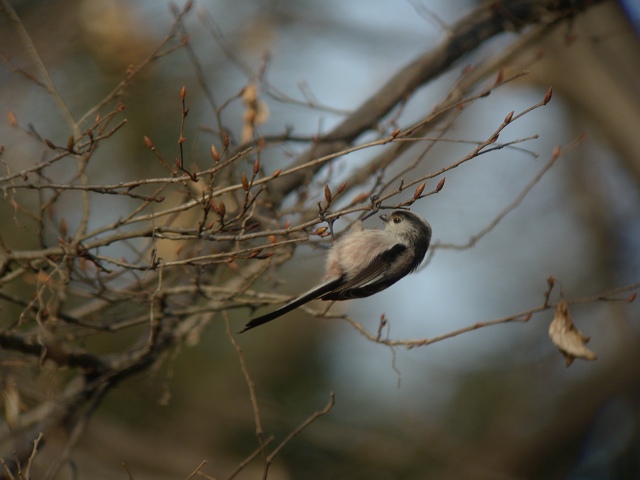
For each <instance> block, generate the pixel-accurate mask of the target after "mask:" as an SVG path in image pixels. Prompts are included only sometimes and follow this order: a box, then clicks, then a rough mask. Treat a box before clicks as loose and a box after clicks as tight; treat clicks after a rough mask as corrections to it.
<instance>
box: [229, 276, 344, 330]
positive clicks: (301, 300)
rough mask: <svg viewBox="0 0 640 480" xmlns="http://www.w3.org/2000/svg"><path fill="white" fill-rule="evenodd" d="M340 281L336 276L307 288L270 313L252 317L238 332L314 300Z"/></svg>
mask: <svg viewBox="0 0 640 480" xmlns="http://www.w3.org/2000/svg"><path fill="white" fill-rule="evenodd" d="M342 281H343V279H342V278H336V279H335V280H330V281H328V282H326V283H323V284H321V285H318V286H317V287H315V288H313V289H312V290H309V291H308V292H306V293H303V294H302V295H300V296H299V297H296V298H294V299H293V300H291V301H290V302H289V303H287V304H286V305H283V306H282V307H280V308H278V309H277V310H274V311H273V312H271V313H267V314H265V315H262V316H260V317H258V318H254V319H253V320H251V321H250V322H249V323H247V324H246V325H245V326H244V329H242V331H240V332H238V333H243V332H246V331H247V330H251V329H252V328H255V327H258V326H260V325H262V324H263V323H267V322H270V321H271V320H273V319H275V318H278V317H280V316H281V315H284V314H285V313H288V312H290V311H291V310H293V309H295V308H298V307H299V306H300V305H304V304H305V303H307V302H310V301H311V300H315V299H316V298H319V297H321V296H322V295H324V294H325V293H327V292H330V291H331V290H333V289H334V288H336V287H337V286H338V285H340V284H341V283H342Z"/></svg>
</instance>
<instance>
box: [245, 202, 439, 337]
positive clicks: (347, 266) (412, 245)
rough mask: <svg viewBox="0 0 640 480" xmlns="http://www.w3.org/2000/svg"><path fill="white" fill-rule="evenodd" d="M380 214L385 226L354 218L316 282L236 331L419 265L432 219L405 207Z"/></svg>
mask: <svg viewBox="0 0 640 480" xmlns="http://www.w3.org/2000/svg"><path fill="white" fill-rule="evenodd" d="M380 218H381V219H382V221H383V222H384V223H385V228H384V230H377V229H363V227H362V222H361V221H357V222H355V223H354V224H353V226H352V227H351V228H350V229H349V230H348V231H347V232H346V233H345V234H344V235H343V236H342V237H341V238H339V239H338V240H337V241H336V242H334V244H333V246H332V247H331V250H330V251H329V254H328V255H327V261H326V273H325V276H324V280H323V282H322V283H320V285H318V286H316V287H314V288H312V289H311V290H309V291H307V292H305V293H303V294H301V295H299V296H298V297H296V298H294V299H293V300H291V301H290V302H288V303H287V304H285V305H283V306H282V307H280V308H278V309H276V310H274V311H272V312H270V313H267V314H265V315H262V316H259V317H257V318H254V319H252V320H251V321H249V322H248V323H247V324H246V325H245V327H244V329H243V330H242V331H241V332H239V333H243V332H246V331H247V330H251V329H252V328H255V327H258V326H260V325H263V324H265V323H267V322H270V321H271V320H274V319H276V318H278V317H280V316H282V315H284V314H285V313H288V312H290V311H291V310H294V309H296V308H298V307H299V306H301V305H304V304H305V303H307V302H310V301H311V300H315V299H321V300H350V299H353V298H364V297H368V296H370V295H373V294H376V293H378V292H380V291H382V290H384V289H386V288H388V287H390V286H391V285H393V284H394V283H396V282H397V281H398V280H400V279H401V278H403V277H405V276H406V275H408V274H409V273H411V272H413V271H414V270H415V269H416V268H418V266H420V264H421V263H422V260H423V259H424V257H425V255H426V253H427V250H428V248H429V243H430V241H431V225H429V223H428V222H427V221H426V220H425V219H424V218H422V217H421V216H419V215H417V214H415V213H413V212H410V211H408V210H395V211H393V212H392V213H391V214H388V215H387V214H383V215H380Z"/></svg>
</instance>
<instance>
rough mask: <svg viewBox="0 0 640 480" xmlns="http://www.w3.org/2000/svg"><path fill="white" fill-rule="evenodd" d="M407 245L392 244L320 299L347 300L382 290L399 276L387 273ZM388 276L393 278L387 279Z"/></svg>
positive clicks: (403, 253) (403, 252)
mask: <svg viewBox="0 0 640 480" xmlns="http://www.w3.org/2000/svg"><path fill="white" fill-rule="evenodd" d="M406 252H407V246H406V245H403V244H401V243H397V244H395V245H393V246H392V247H391V248H388V249H387V250H384V251H383V252H382V253H380V254H379V255H377V256H376V257H375V258H373V259H372V260H371V262H369V264H368V265H367V266H366V267H364V268H363V269H362V270H361V271H360V272H358V274H357V275H354V276H353V278H349V279H346V280H345V281H344V282H342V283H341V284H339V285H338V286H336V287H335V288H334V289H332V290H330V291H328V292H327V293H325V294H324V295H322V300H348V299H350V298H362V297H368V296H369V295H373V294H374V293H377V292H379V291H380V290H384V289H385V288H387V287H388V286H390V285H392V284H393V283H395V282H396V281H397V280H399V279H400V278H401V276H402V275H401V276H400V277H398V276H395V275H389V273H391V272H390V269H391V266H392V265H393V264H394V263H396V262H397V260H398V257H400V256H402V255H405V254H406ZM390 277H393V279H391V280H389V279H390Z"/></svg>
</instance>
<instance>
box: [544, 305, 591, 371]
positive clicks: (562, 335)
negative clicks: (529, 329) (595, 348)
mask: <svg viewBox="0 0 640 480" xmlns="http://www.w3.org/2000/svg"><path fill="white" fill-rule="evenodd" d="M549 338H551V341H552V342H553V343H554V345H555V346H556V347H558V350H560V353H562V354H563V355H564V356H565V359H566V362H567V367H568V366H569V365H571V364H572V363H573V360H574V359H576V358H584V359H585V360H596V359H597V358H598V357H597V356H596V354H595V353H593V352H592V351H591V350H589V349H588V348H587V347H585V344H586V343H587V342H588V341H589V337H587V336H586V335H583V334H582V333H581V332H580V330H578V329H577V328H576V326H575V325H574V324H573V320H572V319H571V314H570V313H569V307H568V306H567V302H566V301H565V300H561V301H560V303H559V304H558V307H557V308H556V314H555V316H554V317H553V321H552V322H551V324H550V325H549Z"/></svg>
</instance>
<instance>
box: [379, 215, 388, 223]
mask: <svg viewBox="0 0 640 480" xmlns="http://www.w3.org/2000/svg"><path fill="white" fill-rule="evenodd" d="M380 218H381V219H382V221H383V222H384V223H387V222H388V221H389V217H388V216H386V215H385V214H382V215H380Z"/></svg>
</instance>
